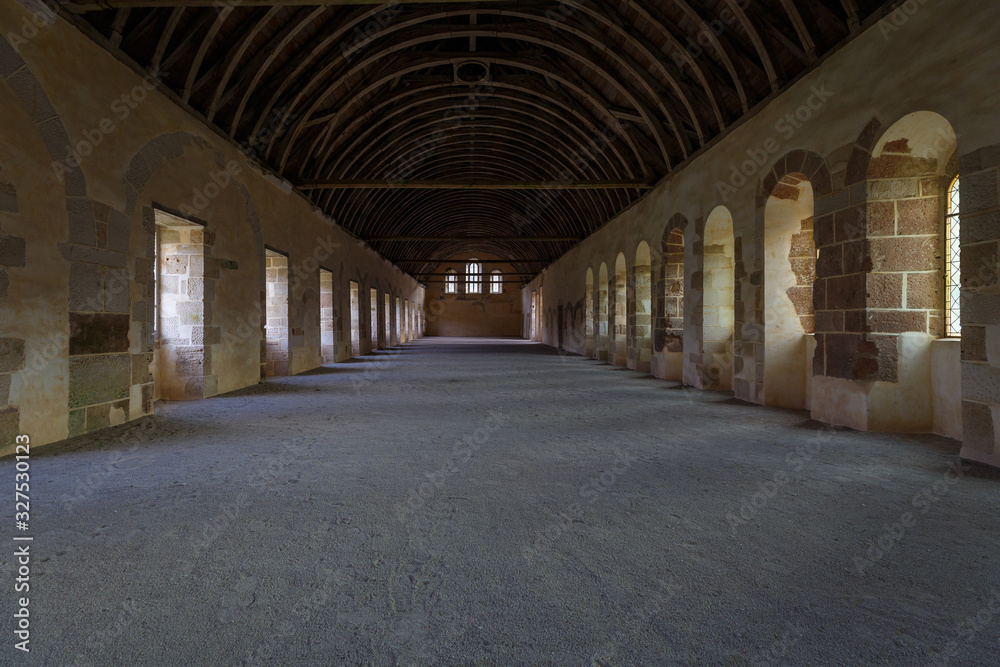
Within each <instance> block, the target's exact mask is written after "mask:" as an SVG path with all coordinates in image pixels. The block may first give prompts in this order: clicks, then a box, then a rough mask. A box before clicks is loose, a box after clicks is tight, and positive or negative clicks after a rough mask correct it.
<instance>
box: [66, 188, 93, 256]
mask: <svg viewBox="0 0 1000 667" xmlns="http://www.w3.org/2000/svg"><path fill="white" fill-rule="evenodd" d="M66 213H67V215H68V216H69V240H70V241H71V242H73V243H80V244H82V245H88V246H96V245H97V235H96V232H95V223H94V206H93V204H91V202H90V200H89V199H87V198H86V197H69V198H68V199H67V200H66Z"/></svg>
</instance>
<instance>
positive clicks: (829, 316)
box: [816, 310, 844, 333]
mask: <svg viewBox="0 0 1000 667" xmlns="http://www.w3.org/2000/svg"><path fill="white" fill-rule="evenodd" d="M816 331H817V332H823V333H842V332H843V331H844V312H843V311H840V310H824V311H821V312H818V313H816Z"/></svg>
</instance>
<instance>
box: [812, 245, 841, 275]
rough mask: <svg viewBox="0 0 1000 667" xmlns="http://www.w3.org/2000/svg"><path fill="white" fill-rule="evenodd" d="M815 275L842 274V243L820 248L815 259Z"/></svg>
mask: <svg viewBox="0 0 1000 667" xmlns="http://www.w3.org/2000/svg"><path fill="white" fill-rule="evenodd" d="M816 275H817V277H819V278H831V277H834V276H842V275H844V247H843V245H834V246H828V247H825V248H820V251H819V259H817V260H816Z"/></svg>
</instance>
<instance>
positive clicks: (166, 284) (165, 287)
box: [160, 276, 181, 294]
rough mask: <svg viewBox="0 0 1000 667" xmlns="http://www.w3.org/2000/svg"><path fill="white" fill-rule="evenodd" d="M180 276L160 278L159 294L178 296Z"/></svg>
mask: <svg viewBox="0 0 1000 667" xmlns="http://www.w3.org/2000/svg"><path fill="white" fill-rule="evenodd" d="M180 291H181V282H180V276H160V293H161V294H180Z"/></svg>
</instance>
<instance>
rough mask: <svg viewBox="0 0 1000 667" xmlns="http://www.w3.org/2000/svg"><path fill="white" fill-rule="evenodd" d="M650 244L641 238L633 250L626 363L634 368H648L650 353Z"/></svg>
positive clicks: (651, 304) (651, 307) (651, 344)
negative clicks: (627, 356)
mask: <svg viewBox="0 0 1000 667" xmlns="http://www.w3.org/2000/svg"><path fill="white" fill-rule="evenodd" d="M651 261H652V256H651V253H650V250H649V244H648V243H646V242H645V241H640V242H639V245H638V246H637V247H636V249H635V265H634V266H633V268H632V280H631V285H630V288H631V290H632V292H633V294H632V295H631V301H632V305H631V308H630V312H629V360H628V366H629V368H632V369H634V370H637V371H646V372H648V371H649V370H650V361H651V358H652V352H653V336H652V326H653V319H652V310H653V301H652V299H653V288H652V273H651V268H650V263H651Z"/></svg>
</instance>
